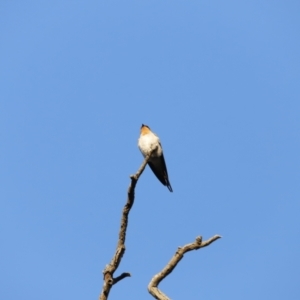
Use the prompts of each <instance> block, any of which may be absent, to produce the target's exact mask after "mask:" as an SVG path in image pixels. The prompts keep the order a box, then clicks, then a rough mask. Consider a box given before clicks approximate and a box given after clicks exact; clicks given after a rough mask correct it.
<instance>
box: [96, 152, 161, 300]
mask: <svg viewBox="0 0 300 300" xmlns="http://www.w3.org/2000/svg"><path fill="white" fill-rule="evenodd" d="M155 150H156V148H154V149H152V150H151V151H150V152H149V154H148V155H147V156H146V157H145V159H144V162H143V163H142V165H141V167H140V168H139V170H138V171H137V172H136V173H135V174H134V175H131V176H130V179H131V182H130V185H129V188H128V192H127V195H128V196H127V202H126V204H125V206H124V208H123V212H122V219H121V227H120V231H119V241H118V245H117V249H116V252H115V254H114V256H113V258H112V260H111V262H110V263H109V264H108V265H106V266H105V269H104V270H103V275H104V283H103V288H102V291H101V294H100V297H99V299H100V300H107V299H108V295H109V292H110V289H111V287H112V286H113V285H114V284H116V283H117V282H119V281H120V280H122V279H124V278H126V277H130V276H131V275H130V273H127V272H126V273H122V274H121V275H119V276H117V277H115V278H114V277H113V275H114V272H115V271H116V270H117V268H118V267H119V264H120V262H121V259H122V257H123V255H124V253H125V239H126V230H127V225H128V216H129V212H130V210H131V208H132V205H133V203H134V191H135V186H136V184H137V182H138V180H139V178H140V176H141V175H142V173H143V171H144V170H145V167H146V165H147V163H148V160H149V158H150V156H151V154H152V153H153V152H154V151H155Z"/></svg>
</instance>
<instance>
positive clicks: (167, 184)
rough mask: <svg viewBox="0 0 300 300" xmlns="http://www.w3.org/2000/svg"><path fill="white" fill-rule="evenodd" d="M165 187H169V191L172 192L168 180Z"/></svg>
mask: <svg viewBox="0 0 300 300" xmlns="http://www.w3.org/2000/svg"><path fill="white" fill-rule="evenodd" d="M166 186H167V188H168V189H169V191H170V192H171V193H172V192H173V189H172V187H171V184H170V182H169V180H168V181H167V184H166Z"/></svg>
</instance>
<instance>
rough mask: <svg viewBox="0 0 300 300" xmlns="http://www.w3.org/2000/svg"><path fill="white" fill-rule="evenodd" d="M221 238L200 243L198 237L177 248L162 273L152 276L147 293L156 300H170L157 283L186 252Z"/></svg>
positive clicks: (214, 237) (215, 237) (213, 238)
mask: <svg viewBox="0 0 300 300" xmlns="http://www.w3.org/2000/svg"><path fill="white" fill-rule="evenodd" d="M219 238H221V236H219V235H215V236H213V237H211V238H210V239H208V240H207V241H202V236H198V237H197V238H196V241H195V242H194V243H190V244H187V245H185V246H183V247H179V248H178V250H177V251H176V253H175V254H174V256H173V257H172V258H171V260H170V261H169V262H168V264H167V265H166V266H165V267H164V268H163V270H162V271H160V272H159V273H157V274H156V275H154V276H153V278H152V279H151V281H150V283H149V285H148V291H149V293H150V294H151V295H152V296H153V297H154V298H155V299H158V300H170V298H168V297H167V296H166V295H165V294H164V293H163V292H161V291H160V290H159V289H158V285H159V283H160V282H161V281H162V280H163V279H164V278H166V277H167V276H168V275H169V274H170V273H171V272H172V271H173V270H174V268H175V267H176V266H177V264H178V263H179V262H180V260H181V259H182V258H183V256H184V254H185V253H186V252H189V251H192V250H198V249H200V248H203V247H206V246H208V245H210V244H211V243H212V242H214V241H216V240H217V239H219Z"/></svg>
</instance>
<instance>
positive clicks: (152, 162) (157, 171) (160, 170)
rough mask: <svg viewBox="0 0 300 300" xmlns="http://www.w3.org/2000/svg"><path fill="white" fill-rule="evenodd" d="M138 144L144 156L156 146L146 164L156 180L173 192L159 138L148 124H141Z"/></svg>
mask: <svg viewBox="0 0 300 300" xmlns="http://www.w3.org/2000/svg"><path fill="white" fill-rule="evenodd" d="M138 146H139V149H140V151H141V152H142V154H143V156H144V157H146V156H147V154H148V153H149V151H151V150H152V149H153V148H155V147H157V148H156V150H155V151H154V152H153V153H152V155H151V157H150V159H149V161H148V165H149V167H150V169H151V170H152V172H153V173H154V175H155V176H156V177H157V178H158V180H159V181H160V182H161V183H162V184H163V185H165V186H167V188H168V189H169V191H170V192H173V190H172V187H171V184H170V181H169V177H168V171H167V167H166V162H165V158H164V154H163V149H162V146H161V143H160V140H159V137H158V136H157V135H156V134H154V133H153V132H152V131H151V129H150V128H149V126H147V125H144V124H142V127H141V134H140V138H139V140H138Z"/></svg>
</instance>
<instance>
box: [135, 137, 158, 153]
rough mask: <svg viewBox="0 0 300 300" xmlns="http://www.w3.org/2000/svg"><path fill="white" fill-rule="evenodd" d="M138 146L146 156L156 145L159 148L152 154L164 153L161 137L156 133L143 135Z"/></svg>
mask: <svg viewBox="0 0 300 300" xmlns="http://www.w3.org/2000/svg"><path fill="white" fill-rule="evenodd" d="M138 146H139V149H140V150H141V152H142V154H143V155H144V156H146V155H147V154H148V153H149V151H150V150H151V149H153V148H154V147H157V150H156V151H155V152H154V153H153V154H152V156H161V154H162V148H161V146H160V144H159V138H158V137H157V136H156V135H154V134H145V135H141V137H140V138H139V141H138Z"/></svg>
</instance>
